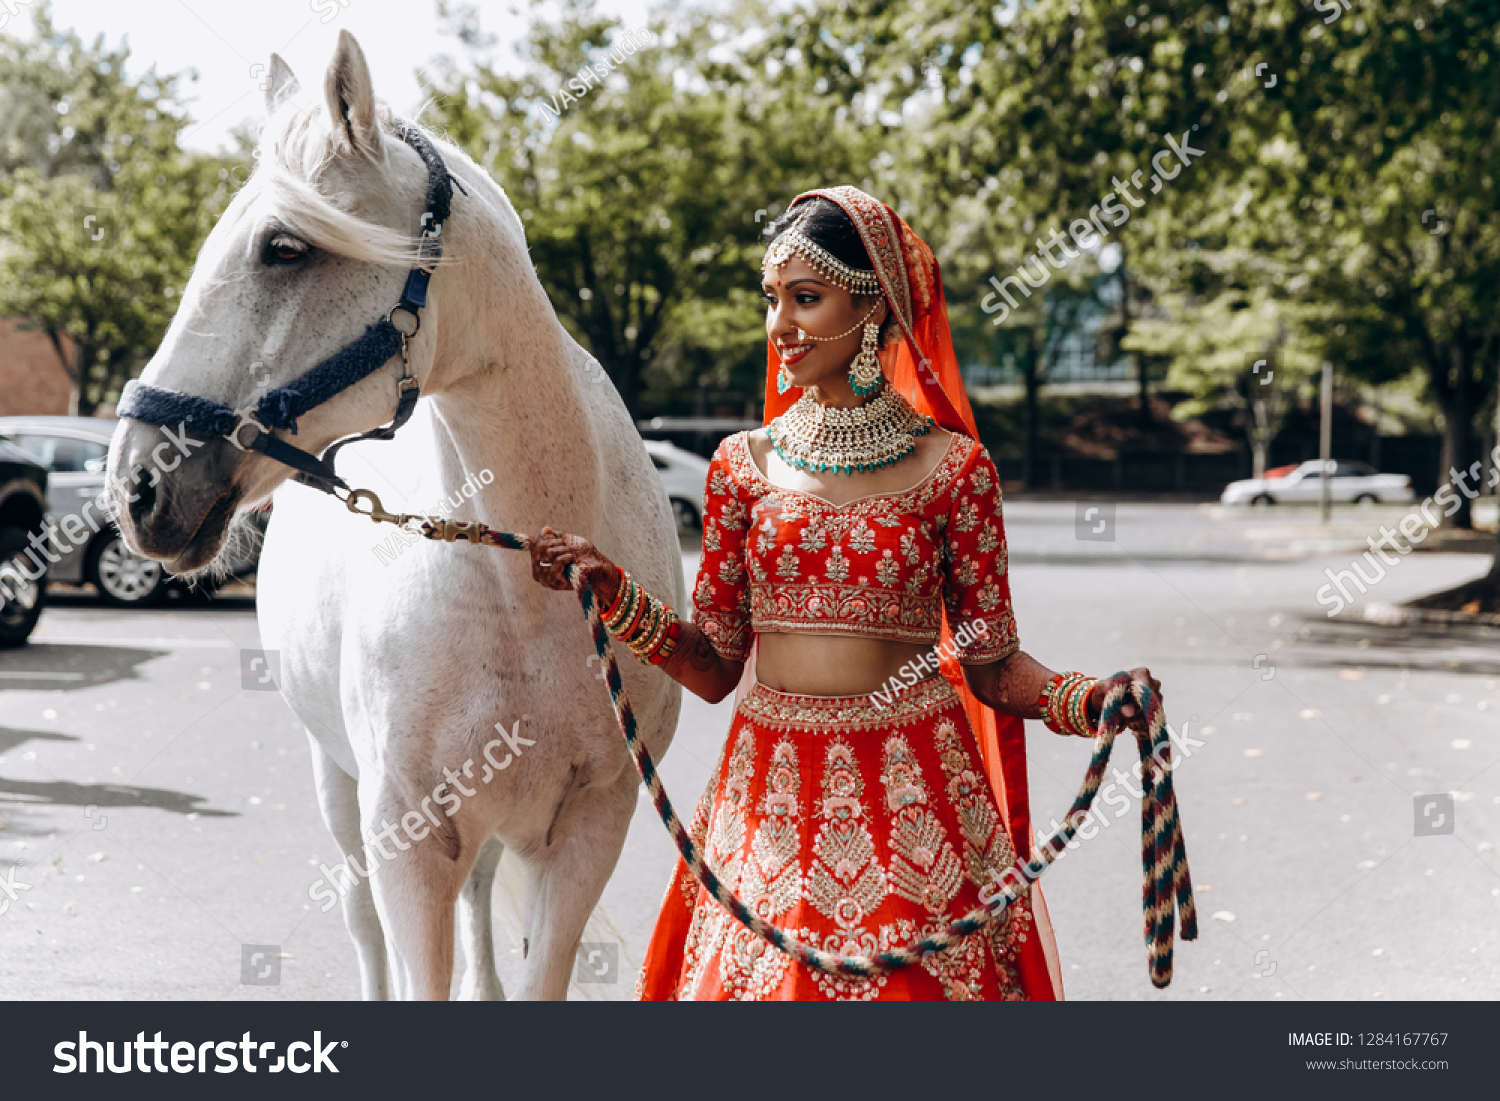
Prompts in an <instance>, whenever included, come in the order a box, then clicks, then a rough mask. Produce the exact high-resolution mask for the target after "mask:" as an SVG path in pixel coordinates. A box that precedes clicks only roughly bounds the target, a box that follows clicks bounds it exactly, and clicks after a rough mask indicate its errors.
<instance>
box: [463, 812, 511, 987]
mask: <svg viewBox="0 0 1500 1101" xmlns="http://www.w3.org/2000/svg"><path fill="white" fill-rule="evenodd" d="M504 853H505V844H504V842H502V841H501V840H500V839H499V838H498V837H491V838H490V839H489V840H487V841H486V842H485V843H484V845H483V846H481V847H480V850H479V855H478V856H477V857H475V858H474V867H473V869H472V870H471V871H470V872H469V878H468V881H467V882H466V883H465V884H464V889H463V891H461V892H460V893H459V896H458V935H459V937H460V939H461V940H462V941H463V946H464V958H465V959H466V960H467V962H468V967H467V969H466V970H465V971H464V983H463V987H462V989H461V990H460V991H459V995H458V996H459V997H460V998H462V999H464V1000H465V1001H482V1002H503V1001H504V1000H505V987H504V986H502V985H501V983H500V976H499V975H498V974H496V972H495V934H494V924H493V922H492V920H491V918H492V915H493V912H494V911H493V904H492V900H491V896H492V895H493V894H494V888H495V871H496V869H497V868H499V866H500V857H501V856H502V855H504Z"/></svg>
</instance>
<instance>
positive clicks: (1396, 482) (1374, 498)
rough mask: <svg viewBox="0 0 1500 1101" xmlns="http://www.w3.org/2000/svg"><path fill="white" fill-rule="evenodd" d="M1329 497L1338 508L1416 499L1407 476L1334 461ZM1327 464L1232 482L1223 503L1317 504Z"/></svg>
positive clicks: (1318, 462)
mask: <svg viewBox="0 0 1500 1101" xmlns="http://www.w3.org/2000/svg"><path fill="white" fill-rule="evenodd" d="M1328 467H1329V478H1328V482H1329V487H1328V488H1329V496H1330V497H1331V498H1332V499H1333V501H1334V503H1335V504H1349V503H1351V502H1352V503H1353V504H1356V505H1358V504H1364V503H1365V502H1369V503H1370V504H1376V505H1389V504H1397V505H1405V504H1410V503H1411V502H1412V501H1413V500H1415V499H1416V497H1415V494H1413V493H1412V489H1411V479H1410V478H1408V477H1407V476H1406V475H1405V474H1379V473H1376V471H1375V468H1374V467H1372V466H1369V465H1368V464H1366V463H1351V462H1344V461H1342V460H1339V461H1337V462H1335V461H1334V460H1332V459H1330V460H1329V461H1328ZM1322 471H1323V462H1322V460H1320V459H1309V460H1308V461H1307V462H1305V463H1301V464H1300V465H1298V466H1293V467H1278V468H1276V469H1275V470H1268V471H1266V476H1265V477H1264V478H1246V479H1244V480H1242V481H1238V482H1230V483H1229V484H1228V485H1227V486H1225V487H1224V492H1223V494H1222V495H1221V496H1220V497H1219V500H1220V501H1221V502H1222V503H1223V504H1226V505H1243V504H1251V505H1274V504H1290V503H1296V502H1302V503H1316V502H1318V501H1321V500H1322V499H1323V474H1322Z"/></svg>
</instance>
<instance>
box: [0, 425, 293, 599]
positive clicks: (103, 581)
mask: <svg viewBox="0 0 1500 1101" xmlns="http://www.w3.org/2000/svg"><path fill="white" fill-rule="evenodd" d="M118 423H119V422H118V421H116V420H105V419H103V418H99V417H42V416H36V417H0V439H4V440H8V441H9V442H11V443H12V444H14V445H15V446H16V447H19V448H20V449H21V450H22V451H24V452H26V453H27V454H28V455H30V456H31V457H32V458H33V459H35V460H36V461H37V462H39V463H41V464H42V465H43V466H44V467H46V468H47V469H48V470H49V471H50V472H51V474H50V477H49V479H48V489H47V525H48V527H49V528H50V529H51V531H52V532H53V538H52V540H51V541H50V542H49V543H48V546H49V547H50V548H51V550H52V552H53V553H55V554H59V555H60V558H59V560H58V561H57V562H56V563H54V564H53V565H52V566H51V568H50V569H49V570H48V571H47V580H48V581H63V582H67V583H70V584H74V585H77V584H81V583H83V582H85V581H86V582H89V583H90V584H92V585H93V586H94V587H95V588H97V589H98V590H99V595H100V596H101V597H103V598H104V600H105V601H106V602H107V603H109V604H114V605H117V606H121V607H141V606H144V605H148V604H153V603H155V602H156V601H158V600H160V599H161V598H162V597H163V596H164V595H165V594H166V590H167V588H168V586H169V585H172V584H174V583H176V582H174V580H173V578H172V576H171V575H170V574H169V573H167V570H166V568H165V567H164V566H163V565H162V564H161V563H160V562H157V561H155V560H154V559H150V558H143V557H141V556H140V555H138V554H136V553H135V552H133V551H132V550H131V549H130V548H129V547H127V546H126V545H125V540H124V539H123V538H122V537H121V536H120V532H119V529H118V528H116V527H115V526H114V524H112V523H110V522H109V521H108V520H104V521H103V522H101V521H100V517H99V515H98V510H97V509H96V508H95V507H94V506H93V505H91V504H90V503H89V502H91V501H93V500H94V499H95V498H96V497H98V496H99V494H100V492H102V491H103V489H104V467H105V463H106V461H107V459H108V456H109V441H110V438H111V437H112V436H113V435H114V432H115V425H116V424H118ZM251 522H252V523H254V524H256V526H257V527H258V528H259V529H260V530H261V532H262V533H264V531H265V525H266V514H265V513H264V512H256V513H252V514H251ZM252 542H253V544H254V548H253V549H252V550H250V551H248V552H246V553H244V554H242V555H241V556H240V557H239V558H238V559H237V560H236V561H234V562H233V563H231V568H230V572H231V573H232V574H233V575H235V576H241V575H244V574H249V573H254V572H255V567H256V564H257V562H258V561H259V559H260V540H259V539H255V540H253V541H252Z"/></svg>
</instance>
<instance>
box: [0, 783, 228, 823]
mask: <svg viewBox="0 0 1500 1101" xmlns="http://www.w3.org/2000/svg"><path fill="white" fill-rule="evenodd" d="M8 795H9V796H16V797H17V799H16V800H15V801H16V803H17V804H18V805H23V806H27V807H36V806H53V807H89V806H94V807H100V808H105V807H119V808H130V807H153V808H155V809H156V810H164V811H170V812H171V813H172V814H197V815H199V816H201V817H203V818H238V817H239V816H240V815H239V812H238V811H232V810H208V809H204V807H203V806H202V804H203V803H204V802H206V798H207V797H206V796H202V795H190V794H188V793H187V792H184V791H172V790H171V789H169V788H144V787H137V786H136V785H134V784H76V783H74V782H73V781H71V780H12V779H10V778H9V777H6V776H0V805H3V804H4V803H6V802H9V801H10V800H7V799H6V798H5V796H8Z"/></svg>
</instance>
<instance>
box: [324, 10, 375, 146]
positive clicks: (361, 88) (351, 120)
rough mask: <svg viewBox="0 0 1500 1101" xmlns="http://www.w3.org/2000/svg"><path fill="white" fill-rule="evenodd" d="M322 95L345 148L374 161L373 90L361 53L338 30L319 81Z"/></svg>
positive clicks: (348, 36)
mask: <svg viewBox="0 0 1500 1101" xmlns="http://www.w3.org/2000/svg"><path fill="white" fill-rule="evenodd" d="M323 94H324V95H325V96H326V97H327V98H328V114H329V116H330V117H331V118H332V119H333V121H334V123H335V124H336V125H337V124H342V126H343V129H344V136H345V137H346V138H348V139H349V147H350V148H351V149H352V150H353V151H354V152H356V153H359V154H361V155H363V156H366V157H369V158H370V159H371V160H374V159H376V157H377V156H378V155H379V153H380V127H379V125H377V123H376V121H375V88H374V85H373V84H372V83H371V82H370V67H369V66H368V65H367V64H365V54H364V51H363V50H361V49H360V48H359V43H358V42H356V41H355V40H354V36H353V35H352V34H350V33H349V32H348V31H346V30H341V31H339V45H338V49H337V50H336V51H335V52H334V55H333V61H332V62H331V63H330V64H329V66H328V75H327V76H325V77H324V78H323Z"/></svg>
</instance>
